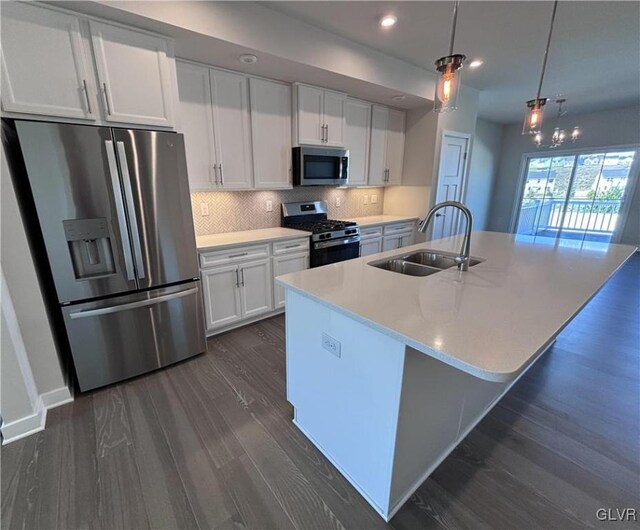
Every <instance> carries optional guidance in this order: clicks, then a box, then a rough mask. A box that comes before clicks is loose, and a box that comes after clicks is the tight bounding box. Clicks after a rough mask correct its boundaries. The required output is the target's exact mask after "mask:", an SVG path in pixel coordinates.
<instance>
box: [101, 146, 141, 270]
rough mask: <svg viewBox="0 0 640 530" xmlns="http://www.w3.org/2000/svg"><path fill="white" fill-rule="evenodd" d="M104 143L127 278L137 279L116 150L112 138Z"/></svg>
mask: <svg viewBox="0 0 640 530" xmlns="http://www.w3.org/2000/svg"><path fill="white" fill-rule="evenodd" d="M104 144H105V148H106V151H107V164H108V165H109V176H110V177H111V187H112V189H113V198H114V202H115V206H116V217H117V218H118V228H120V241H121V246H122V255H123V257H124V266H125V270H126V272H127V279H128V280H133V281H135V279H136V275H135V271H134V270H133V256H132V255H131V246H130V245H129V230H128V229H127V217H126V215H125V213H124V200H123V198H122V190H121V189H120V178H119V177H118V165H117V162H116V152H115V150H114V148H113V142H112V141H111V140H106V141H105V142H104Z"/></svg>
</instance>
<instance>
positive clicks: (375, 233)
mask: <svg viewBox="0 0 640 530" xmlns="http://www.w3.org/2000/svg"><path fill="white" fill-rule="evenodd" d="M381 235H382V226H367V227H366V228H360V238H361V239H368V238H370V237H380V236H381Z"/></svg>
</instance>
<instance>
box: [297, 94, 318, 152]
mask: <svg viewBox="0 0 640 530" xmlns="http://www.w3.org/2000/svg"><path fill="white" fill-rule="evenodd" d="M296 93H297V98H296V100H297V109H296V122H297V133H298V134H297V143H298V144H302V145H305V144H306V145H324V115H323V110H322V108H323V105H324V90H322V89H321V88H315V87H312V86H306V85H298V86H296Z"/></svg>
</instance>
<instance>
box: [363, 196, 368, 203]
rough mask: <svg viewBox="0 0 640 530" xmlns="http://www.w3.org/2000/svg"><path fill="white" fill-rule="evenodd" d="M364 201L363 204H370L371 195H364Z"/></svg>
mask: <svg viewBox="0 0 640 530" xmlns="http://www.w3.org/2000/svg"><path fill="white" fill-rule="evenodd" d="M362 203H363V204H369V196H368V195H365V196H364V199H363V201H362Z"/></svg>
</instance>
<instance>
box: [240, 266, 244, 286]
mask: <svg viewBox="0 0 640 530" xmlns="http://www.w3.org/2000/svg"><path fill="white" fill-rule="evenodd" d="M240 275H241V277H242V287H244V269H240Z"/></svg>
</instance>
